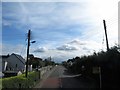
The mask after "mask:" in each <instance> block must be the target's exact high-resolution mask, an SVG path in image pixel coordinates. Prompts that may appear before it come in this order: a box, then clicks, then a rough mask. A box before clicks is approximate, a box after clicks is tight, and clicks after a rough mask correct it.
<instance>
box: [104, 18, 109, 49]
mask: <svg viewBox="0 0 120 90" xmlns="http://www.w3.org/2000/svg"><path fill="white" fill-rule="evenodd" d="M103 24H104V30H105V37H106V45H107V51H109V44H108V38H107V30H106V23H105V20H103Z"/></svg>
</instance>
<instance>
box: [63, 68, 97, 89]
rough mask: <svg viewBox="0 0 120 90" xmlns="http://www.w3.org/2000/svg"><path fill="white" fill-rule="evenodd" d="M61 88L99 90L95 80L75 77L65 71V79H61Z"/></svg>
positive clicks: (80, 76) (79, 76)
mask: <svg viewBox="0 0 120 90" xmlns="http://www.w3.org/2000/svg"><path fill="white" fill-rule="evenodd" d="M61 88H90V89H92V90H98V85H97V84H96V82H95V80H93V79H91V78H87V77H84V76H82V75H80V74H79V75H75V74H73V73H71V72H70V71H68V70H67V69H64V72H63V77H61Z"/></svg>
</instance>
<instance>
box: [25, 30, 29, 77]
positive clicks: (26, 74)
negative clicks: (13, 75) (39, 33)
mask: <svg viewBox="0 0 120 90" xmlns="http://www.w3.org/2000/svg"><path fill="white" fill-rule="evenodd" d="M29 47H30V30H29V31H28V45H27V60H26V73H25V77H26V78H27V76H28V58H29Z"/></svg>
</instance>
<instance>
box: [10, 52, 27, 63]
mask: <svg viewBox="0 0 120 90" xmlns="http://www.w3.org/2000/svg"><path fill="white" fill-rule="evenodd" d="M11 55H14V56H16V57H17V58H18V59H19V60H20V61H21V62H22V63H23V64H25V59H24V58H23V57H22V56H20V55H18V54H14V53H12V54H11Z"/></svg>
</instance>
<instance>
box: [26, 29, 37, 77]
mask: <svg viewBox="0 0 120 90" xmlns="http://www.w3.org/2000/svg"><path fill="white" fill-rule="evenodd" d="M30 35H31V31H30V30H29V31H28V45H27V60H26V72H25V77H26V78H27V76H28V58H29V48H30ZM35 42H36V41H32V42H31V43H35Z"/></svg>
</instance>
